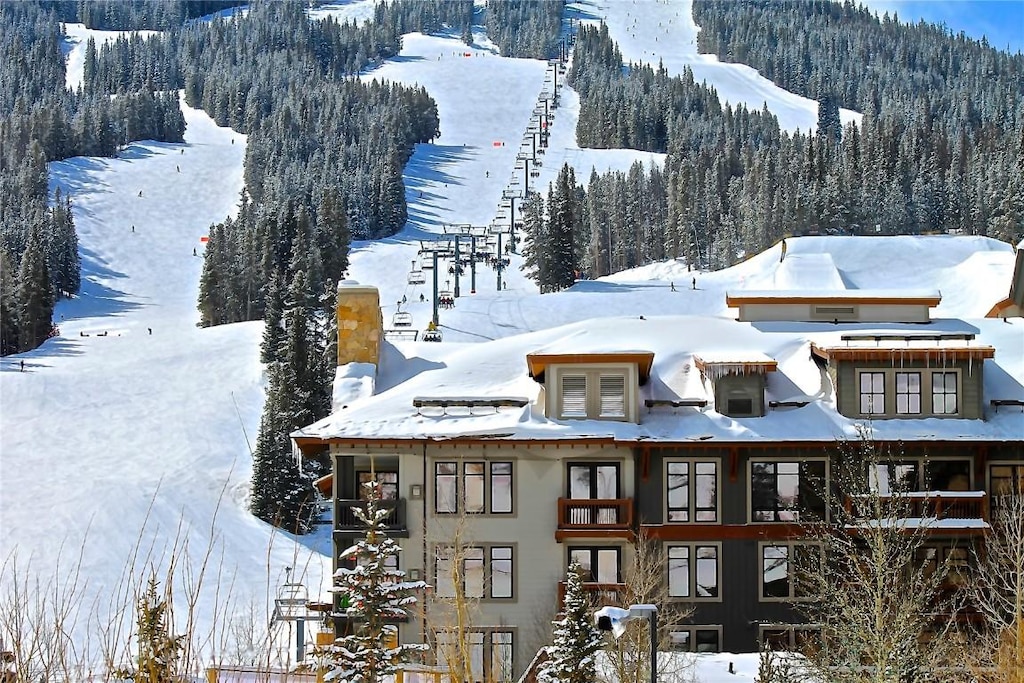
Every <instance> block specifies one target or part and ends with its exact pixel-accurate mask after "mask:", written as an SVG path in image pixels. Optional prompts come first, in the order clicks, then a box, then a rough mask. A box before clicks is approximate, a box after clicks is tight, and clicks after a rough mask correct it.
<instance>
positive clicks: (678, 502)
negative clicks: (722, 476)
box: [665, 460, 718, 523]
mask: <svg viewBox="0 0 1024 683" xmlns="http://www.w3.org/2000/svg"><path fill="white" fill-rule="evenodd" d="M665 486H666V487H667V490H666V492H665V500H666V501H667V504H668V511H667V514H666V516H665V521H667V522H708V523H716V522H718V462H716V461H694V460H685V461H684V460H680V461H676V460H673V461H669V462H668V463H667V464H666V473H665Z"/></svg>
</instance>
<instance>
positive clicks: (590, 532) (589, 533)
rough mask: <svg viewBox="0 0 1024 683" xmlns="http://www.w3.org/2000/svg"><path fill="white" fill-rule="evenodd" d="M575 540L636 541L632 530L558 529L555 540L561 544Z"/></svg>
mask: <svg viewBox="0 0 1024 683" xmlns="http://www.w3.org/2000/svg"><path fill="white" fill-rule="evenodd" d="M574 538H622V539H625V540H627V541H630V542H632V541H634V540H635V539H636V532H635V531H633V530H632V529H556V530H555V540H556V541H558V542H559V543H561V542H563V541H567V540H570V539H574Z"/></svg>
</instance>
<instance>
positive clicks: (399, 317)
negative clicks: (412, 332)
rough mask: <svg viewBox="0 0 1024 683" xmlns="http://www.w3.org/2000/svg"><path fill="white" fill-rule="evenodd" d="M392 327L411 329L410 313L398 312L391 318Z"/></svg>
mask: <svg viewBox="0 0 1024 683" xmlns="http://www.w3.org/2000/svg"><path fill="white" fill-rule="evenodd" d="M391 326H392V327H412V313H407V312H405V311H399V312H397V313H395V314H394V315H393V316H392V317H391Z"/></svg>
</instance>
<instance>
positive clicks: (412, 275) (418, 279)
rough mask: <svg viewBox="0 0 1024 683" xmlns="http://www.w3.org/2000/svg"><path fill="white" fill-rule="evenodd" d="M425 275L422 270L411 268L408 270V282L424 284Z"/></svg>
mask: <svg viewBox="0 0 1024 683" xmlns="http://www.w3.org/2000/svg"><path fill="white" fill-rule="evenodd" d="M426 282H427V276H426V275H424V274H423V271H422V270H418V269H417V270H411V271H409V284H410V285H422V284H426Z"/></svg>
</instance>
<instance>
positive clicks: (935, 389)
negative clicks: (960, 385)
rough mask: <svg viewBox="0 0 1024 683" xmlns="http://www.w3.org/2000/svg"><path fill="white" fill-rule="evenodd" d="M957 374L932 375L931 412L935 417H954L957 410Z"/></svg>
mask: <svg viewBox="0 0 1024 683" xmlns="http://www.w3.org/2000/svg"><path fill="white" fill-rule="evenodd" d="M956 375H957V373H955V372H933V373H932V412H933V413H935V414H936V415H956V414H957V413H958V412H960V411H959V409H958V408H957V377H956Z"/></svg>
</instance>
